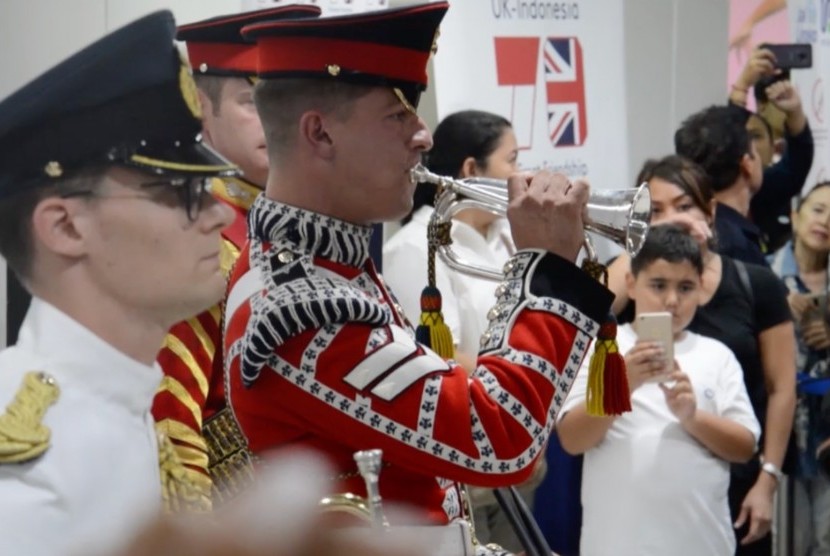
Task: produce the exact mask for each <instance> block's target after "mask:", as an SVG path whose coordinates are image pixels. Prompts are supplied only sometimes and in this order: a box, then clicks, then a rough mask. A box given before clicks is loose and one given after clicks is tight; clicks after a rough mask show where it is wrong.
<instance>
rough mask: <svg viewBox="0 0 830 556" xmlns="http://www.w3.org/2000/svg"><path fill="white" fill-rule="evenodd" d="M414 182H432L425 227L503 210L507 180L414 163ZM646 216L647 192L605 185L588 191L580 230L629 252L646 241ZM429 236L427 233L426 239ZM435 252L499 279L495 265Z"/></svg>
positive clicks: (443, 249) (457, 266)
mask: <svg viewBox="0 0 830 556" xmlns="http://www.w3.org/2000/svg"><path fill="white" fill-rule="evenodd" d="M411 178H412V181H413V182H414V183H431V184H435V185H437V186H438V194H437V196H436V198H435V211H434V212H433V213H432V217H431V218H430V230H431V235H432V230H435V229H437V228H438V227H440V226H442V225H446V224H449V223H450V222H451V221H452V218H453V216H455V215H456V214H457V213H458V212H460V211H462V210H464V209H468V208H478V209H481V210H486V211H488V212H491V213H493V214H497V215H499V216H504V215H505V214H506V213H507V204H508V198H507V181H506V180H497V179H492V178H466V179H461V180H457V179H453V178H450V177H447V176H439V175H437V174H433V173H432V172H430V171H429V170H427V169H426V168H425V167H424V166H423V165H421V164H418V165H417V166H415V167H414V168H413V169H412V171H411ZM650 220H651V195H650V194H649V191H648V186H647V185H646V184H645V183H643V184H641V185H640V186H639V187H635V188H631V189H606V190H598V191H591V195H590V197H589V199H588V206H587V209H586V218H585V222H584V225H585V230H586V231H588V232H593V233H595V234H598V235H600V236H602V237H605V238H608V239H610V240H612V241H613V242H614V243H616V244H617V245H619V246H621V247H622V248H624V249H625V250H626V251H627V252H628V254H629V255H631V256H632V257H633V256H635V255H636V254H637V253H638V252H639V251H640V248H641V247H642V246H643V242H644V241H645V239H646V235H647V234H648V229H649V221H650ZM433 240H434V238H433V237H431V238H430V241H433ZM585 249H586V252H587V253H586V255H587V257H589V258H590V259H592V260H596V252H595V251H594V248H593V244H592V243H591V240H590V239H589V237H588V236H586V240H585ZM437 252H438V255H439V256H440V257H441V259H442V260H443V261H444V262H445V263H446V264H447V266H449V267H450V268H452V269H454V270H457V271H459V272H463V273H465V274H470V275H473V276H478V277H480V278H486V279H489V280H501V279H502V278H503V273H502V271H501V269H495V268H488V267H484V266H481V265H478V264H475V263H471V262H469V261H466V260H464V259H463V258H461V257H459V256H458V255H457V254H456V253H455V251H454V250H453V249H452V247H451V246H450V245H443V244H439V245H438V246H437Z"/></svg>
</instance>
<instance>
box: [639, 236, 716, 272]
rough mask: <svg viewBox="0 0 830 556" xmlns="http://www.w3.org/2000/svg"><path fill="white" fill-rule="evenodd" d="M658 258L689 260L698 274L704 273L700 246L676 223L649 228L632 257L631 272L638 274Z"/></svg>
mask: <svg viewBox="0 0 830 556" xmlns="http://www.w3.org/2000/svg"><path fill="white" fill-rule="evenodd" d="M658 260H664V261H667V262H670V263H675V264H676V263H683V262H688V263H689V264H691V265H692V267H693V268H694V269H695V270H696V271H697V273H698V274H703V257H702V256H701V254H700V247H699V246H698V245H697V243H695V240H694V239H693V238H692V236H691V235H689V232H687V231H686V230H684V229H683V228H681V227H680V226H678V225H676V224H662V225H659V226H654V227H653V228H651V230H649V232H648V236H646V240H645V242H644V243H643V247H642V248H641V249H640V252H639V253H637V256H636V257H634V258H633V259H631V273H632V274H633V275H634V276H637V275H638V274H639V273H640V272H641V271H643V270H645V269H646V268H648V267H650V266H651V265H652V264H654V263H655V262H656V261H658Z"/></svg>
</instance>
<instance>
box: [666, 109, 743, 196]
mask: <svg viewBox="0 0 830 556" xmlns="http://www.w3.org/2000/svg"><path fill="white" fill-rule="evenodd" d="M750 114H751V113H750V112H749V111H748V110H746V109H744V108H741V107H739V106H734V105H729V106H710V107H709V108H706V109H705V110H701V111H700V112H698V113H696V114H693V115H691V116H689V117H688V118H687V119H686V120H685V121H684V122H683V123H682V124H681V125H680V128H679V129H678V130H677V131H676V132H675V134H674V150H675V152H676V153H677V154H679V155H681V156H685V157H686V158H688V159H690V160H692V161H693V162H695V163H697V164H699V165H700V166H701V167H702V168H703V170H704V171H705V172H706V173H707V174H708V175H709V179H710V180H711V184H712V189H713V190H714V191H716V192H717V191H723V190H724V189H727V188H729V187H730V186H731V185H732V184H733V183H735V181H736V180H737V179H738V176H739V175H740V171H741V160H742V159H743V157H744V155H746V154H749V155H750V156H752V149H751V141H750V139H749V132H747V130H746V122H747V119H748V118H749V115H750Z"/></svg>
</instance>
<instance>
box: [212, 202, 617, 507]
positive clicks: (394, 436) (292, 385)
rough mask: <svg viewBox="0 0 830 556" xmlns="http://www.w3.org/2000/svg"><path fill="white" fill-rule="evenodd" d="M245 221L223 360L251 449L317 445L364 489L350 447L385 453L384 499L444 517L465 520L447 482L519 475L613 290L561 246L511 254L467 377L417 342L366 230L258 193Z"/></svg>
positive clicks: (493, 481) (352, 488) (539, 445)
mask: <svg viewBox="0 0 830 556" xmlns="http://www.w3.org/2000/svg"><path fill="white" fill-rule="evenodd" d="M249 223H250V225H251V234H252V239H251V240H250V243H249V244H248V245H247V246H246V247H245V248H244V249H243V251H242V254H241V256H240V259H239V261H238V263H237V266H236V267H235V268H234V271H233V273H232V275H231V282H230V286H229V295H228V299H227V305H226V311H227V319H226V323H225V360H226V373H227V384H228V387H229V389H230V390H229V392H228V399H229V401H230V404H231V408H232V410H233V412H234V416H235V417H236V419H237V421H238V423H239V425H240V428H241V430H242V432H243V434H244V435H245V437H246V439H247V441H248V444H249V447H250V449H251V451H252V452H253V453H254V454H259V455H262V454H263V453H264V452H266V451H268V450H271V449H274V448H279V447H286V446H307V447H313V448H316V449H318V450H320V451H322V452H324V453H325V454H327V455H328V456H329V457H330V458H331V459H332V460H333V462H334V463H335V465H336V466H337V467H338V469H339V471H340V472H341V473H342V474H344V475H347V478H346V479H345V480H342V481H341V482H342V483H343V484H340V485H338V489H340V490H344V491H349V492H354V493H358V494H362V493H364V492H365V489H364V487H363V484H362V479H360V478H359V477H358V476H356V474H355V473H354V472H355V471H356V467H355V464H354V461H353V459H352V454H353V453H354V452H355V451H357V450H362V449H370V448H381V449H382V450H383V458H384V462H385V463H386V466H385V467H384V469H383V471H382V472H381V478H380V489H381V494H382V495H383V497H384V499H389V500H397V501H402V502H406V503H408V504H411V505H414V506H417V507H420V508H422V509H423V510H425V512H426V514H427V515H428V516H429V517H430V518H431V519H432V520H434V521H435V522H438V523H446V522H447V521H448V520H450V519H453V518H455V517H457V516H459V514H460V509H461V508H460V501H459V492H458V488H457V484H456V482H464V483H472V484H477V485H483V486H504V485H508V484H515V483H519V482H521V481H523V480H525V479H527V478H528V476H529V475H530V473H531V472H532V468H533V462H534V461H535V460H536V458H538V457H539V456H540V455H542V453H543V452H544V444H545V442H546V439H547V436H548V433H549V432H550V430H551V428H552V427H553V423H554V416H555V414H556V411H557V410H558V409H559V407H560V405H561V403H562V401H563V400H564V397H565V395H566V394H567V390H568V389H569V388H570V385H571V382H572V380H573V378H574V377H575V376H576V373H577V370H578V369H579V366H580V363H581V362H582V359H583V357H584V355H585V352H586V351H587V349H588V347H589V345H590V342H591V339H592V337H593V335H594V334H595V332H596V330H597V328H598V326H597V322H598V321H599V320H600V319H603V318H604V317H605V315H606V314H607V311H608V308H609V306H610V304H611V300H612V295H611V294H610V292H608V290H606V289H605V288H603V287H602V286H600V285H599V284H598V283H597V282H595V281H594V280H593V279H591V278H590V277H588V276H587V275H586V274H584V273H582V271H580V270H579V269H577V267H575V266H574V265H573V264H571V263H569V262H566V261H564V260H563V259H560V258H559V257H556V256H555V255H552V254H549V253H543V252H536V251H523V252H520V253H518V254H517V255H516V256H515V257H514V258H513V259H511V262H510V263H508V267H507V273H506V277H505V281H504V282H503V283H502V285H501V286H499V288H498V290H497V291H496V294H497V295H498V297H495V296H494V302H495V307H494V310H493V311H491V314H490V327H489V329H488V331H487V332H486V333H485V335H484V337H483V338H482V351H481V354H480V357H479V360H478V364H479V365H478V369H477V370H476V371H475V373H474V374H473V375H472V377H470V376H468V375H467V373H466V372H465V371H464V369H462V368H461V367H459V366H457V365H455V364H454V363H452V362H450V363H449V364H448V363H447V362H445V361H444V360H442V359H441V358H440V357H439V356H438V355H436V354H435V353H434V352H432V351H431V350H429V349H427V348H425V347H423V346H421V345H419V344H417V343H416V342H415V341H414V339H413V334H412V330H411V328H410V327H409V325H408V324H407V322H406V321H405V320H404V319H403V318H402V316H401V315H400V313H399V312H398V311H397V310H396V308H395V306H396V304H395V302H394V298H393V297H392V295H391V294H390V292H389V291H388V290H387V289H386V287H385V286H384V285H383V282H382V280H381V279H380V277H379V276H378V274H377V273H376V272H375V269H374V266H373V265H372V262H371V260H370V259H369V256H368V241H369V236H370V233H371V230H370V229H369V228H363V227H358V226H353V225H351V224H347V223H345V222H341V221H337V220H334V219H331V218H328V217H324V216H321V215H319V214H315V213H311V212H307V211H303V210H299V209H296V208H293V207H288V206H286V205H282V204H279V203H276V202H274V201H270V200H268V199H265V198H264V197H260V198H259V199H258V200H257V201H256V203H255V204H254V206H253V207H252V209H251V218H250V221H249ZM494 290H496V285H495V284H494Z"/></svg>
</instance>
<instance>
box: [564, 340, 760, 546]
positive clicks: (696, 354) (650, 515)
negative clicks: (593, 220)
mask: <svg viewBox="0 0 830 556" xmlns="http://www.w3.org/2000/svg"><path fill="white" fill-rule="evenodd" d="M617 341H618V343H619V346H620V352H621V353H626V352H628V350H629V349H631V348H632V347H633V346H634V344H635V343H636V335H635V333H634V330H633V329H632V328H631V326H630V325H624V326H620V328H619V331H618V334H617ZM674 352H675V359H676V360H677V362H678V363H679V365H680V368H681V370H683V372H685V373H686V374H687V375H689V379H690V380H691V383H692V387H693V388H694V391H695V396H696V398H697V407H698V409H699V410H702V411H707V412H709V413H712V414H715V415H719V416H721V417H726V418H728V419H731V420H732V421H735V422H737V423H739V424H741V425H743V426H745V427H746V428H747V429H749V430H750V431H751V432H752V434H753V435H754V436H755V440H756V442H757V440H758V437H759V436H760V433H761V430H760V426H759V424H758V421H757V419H756V418H755V414H754V413H753V411H752V405H751V404H750V402H749V396H748V395H747V393H746V387H745V386H744V382H743V373H742V370H741V367H740V365H739V364H738V361H737V360H736V359H735V356H734V355H733V354H732V352H731V351H730V350H729V348H727V347H726V346H725V345H723V344H722V343H720V342H719V341H717V340H714V339H711V338H706V337H704V336H699V335H697V334H694V333H692V332H688V331H687V332H686V334H685V336H684V337H683V339H682V340H681V341H679V342H676V343H675V346H674ZM589 360H590V353H589V355H587V356H586V357H585V362H584V364H583V366H582V368H581V369H580V371H579V374H578V375H577V379H576V381H575V382H574V385H573V387H572V388H571V392H570V393H569V394H568V397H567V399H566V400H565V404H564V405H563V407H562V411H561V412H560V416H559V419H560V420H561V419H562V417H563V416H564V415H565V414H566V413H567V412H568V410H570V409H572V408H573V407H575V406H576V405H577V404H584V403H585V390H586V384H587V374H588V370H587V362H588V361H589ZM631 405H632V407H633V411H631V412H630V413H626V414H624V415H622V416H620V417H617V419H616V420H615V421H614V424H613V425H612V426H611V428H610V429H609V430H608V433H607V434H606V435H605V438H604V439H603V440H602V442H600V444H599V445H598V446H596V447H595V448H593V449H591V450H589V451H588V452H586V453H585V460H584V464H583V475H582V507H583V517H582V537H581V545H580V550H581V553H582V554H590V555H591V556H603V555H606V554H607V555H613V556H665V555H666V554H671V555H672V556H687V555H688V556H701V555H703V554H706V555H712V556H719V555H724V556H728V555H731V554H733V553H734V550H735V535H734V533H733V531H732V523H731V519H730V516H729V507H728V503H727V489H728V487H729V464H728V463H727V462H726V461H724V460H722V459H720V458H718V457H717V456H715V455H714V454H713V453H712V452H710V451H709V450H707V449H706V448H704V447H703V445H702V444H700V443H699V442H698V441H697V440H695V439H694V438H693V437H692V436H691V435H690V434H688V433H687V432H685V431H684V430H683V428H682V427H681V425H680V423H679V421H678V420H677V418H676V417H675V416H674V414H672V413H671V411H670V410H669V408H668V405H667V404H666V401H665V397H664V395H663V392H662V390H661V389H660V388H659V386H658V385H657V384H644V385H642V386H641V387H640V388H638V389H637V390H636V391H635V392H634V394H633V396H632V398H631Z"/></svg>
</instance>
